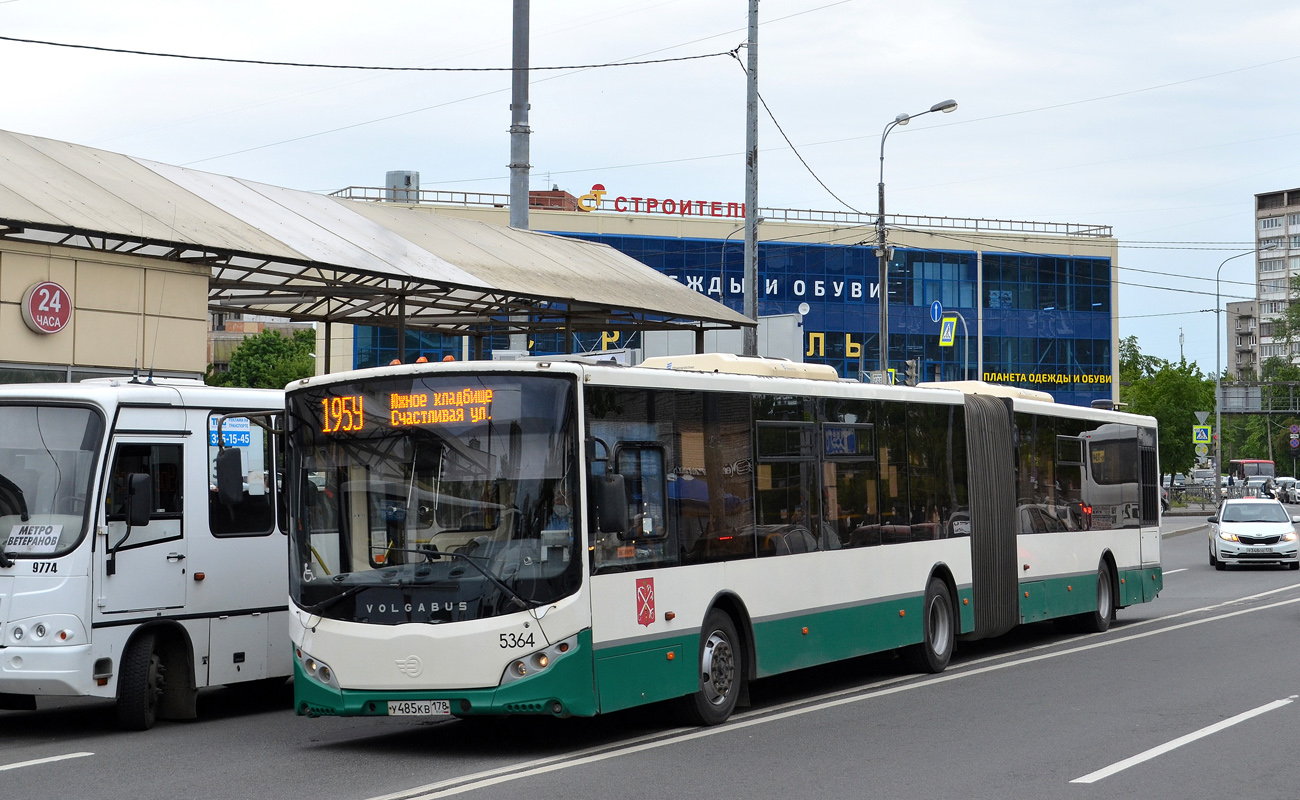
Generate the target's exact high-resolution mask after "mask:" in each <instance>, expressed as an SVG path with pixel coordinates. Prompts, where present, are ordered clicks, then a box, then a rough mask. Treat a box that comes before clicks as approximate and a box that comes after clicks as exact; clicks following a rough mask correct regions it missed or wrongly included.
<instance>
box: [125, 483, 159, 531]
mask: <svg viewBox="0 0 1300 800" xmlns="http://www.w3.org/2000/svg"><path fill="white" fill-rule="evenodd" d="M126 487H127V488H126V526H127V528H128V529H130V528H137V527H144V526H145V525H148V524H149V519H150V517H151V516H152V513H153V478H152V477H150V476H149V474H148V473H145V472H132V473H131V474H130V475H128V476H127V478H126Z"/></svg>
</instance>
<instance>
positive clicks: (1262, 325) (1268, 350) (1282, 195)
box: [1227, 189, 1300, 374]
mask: <svg viewBox="0 0 1300 800" xmlns="http://www.w3.org/2000/svg"><path fill="white" fill-rule="evenodd" d="M1255 247H1256V248H1257V252H1256V253H1255V303H1254V305H1255V309H1254V311H1255V313H1256V315H1257V316H1256V321H1257V323H1258V334H1257V336H1251V337H1249V338H1250V339H1253V340H1254V350H1253V351H1247V350H1243V349H1241V347H1240V345H1239V344H1237V341H1238V335H1239V333H1241V334H1244V331H1238V330H1237V328H1235V327H1234V326H1235V325H1236V324H1242V325H1246V324H1247V323H1246V321H1245V318H1244V317H1240V316H1239V317H1237V318H1236V319H1235V320H1234V318H1233V315H1232V311H1231V310H1229V312H1228V318H1227V326H1228V329H1227V334H1228V341H1229V342H1233V343H1234V344H1233V352H1232V353H1230V355H1229V358H1228V362H1229V364H1230V365H1238V364H1239V365H1241V366H1242V367H1244V366H1245V365H1246V364H1247V363H1250V364H1253V366H1254V371H1255V373H1256V374H1257V373H1258V369H1259V367H1260V365H1262V364H1263V363H1264V362H1265V361H1268V360H1269V359H1270V358H1291V359H1294V358H1296V357H1297V356H1300V342H1292V343H1289V344H1288V343H1287V342H1286V341H1284V340H1282V339H1281V338H1275V337H1274V336H1273V328H1274V323H1275V321H1276V320H1277V319H1278V318H1279V317H1281V316H1282V315H1283V313H1285V312H1286V307H1287V305H1288V303H1289V302H1290V298H1291V297H1292V296H1293V295H1294V292H1293V291H1292V289H1291V282H1292V280H1293V278H1294V277H1295V276H1297V275H1300V189H1288V190H1286V191H1274V192H1265V193H1263V194H1257V195H1255ZM1228 305H1229V308H1230V309H1231V307H1232V306H1233V305H1238V306H1240V305H1242V304H1241V303H1235V304H1234V303H1229V304H1228ZM1249 327H1251V328H1253V327H1255V326H1254V325H1250V326H1249ZM1247 359H1249V360H1248V361H1247ZM1246 372H1247V374H1249V373H1250V370H1246Z"/></svg>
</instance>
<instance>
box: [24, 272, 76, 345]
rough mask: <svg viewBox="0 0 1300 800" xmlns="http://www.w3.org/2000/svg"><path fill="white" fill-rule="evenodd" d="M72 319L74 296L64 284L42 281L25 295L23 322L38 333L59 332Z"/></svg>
mask: <svg viewBox="0 0 1300 800" xmlns="http://www.w3.org/2000/svg"><path fill="white" fill-rule="evenodd" d="M71 320H72V298H70V297H68V292H67V290H66V289H64V288H63V287H62V286H60V285H58V284H57V283H54V282H53V281H42V282H40V283H38V284H36V285H35V286H33V287H31V288H30V289H28V290H27V293H26V294H24V295H23V322H26V323H27V327H29V328H31V329H32V330H34V331H36V332H37V333H58V332H59V331H61V330H63V329H64V328H66V327H67V326H68V322H70V321H71Z"/></svg>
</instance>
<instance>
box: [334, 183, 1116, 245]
mask: <svg viewBox="0 0 1300 800" xmlns="http://www.w3.org/2000/svg"><path fill="white" fill-rule="evenodd" d="M330 196H331V197H339V198H342V199H345V200H363V201H369V202H384V201H392V200H393V199H394V197H395V196H397V197H404V199H399V200H397V202H402V203H418V204H426V203H427V204H431V205H455V206H479V207H492V208H508V207H509V206H510V195H508V194H500V193H495V192H461V191H449V190H446V189H389V188H385V187H382V186H348V187H346V188H343V189H339V190H338V191H336V192H330ZM614 204H615V200H614V199H612V198H602V200H601V202H600V205H599V208H598V209H596V211H598V212H609V213H617V214H627V213H629V212H628V211H626V210H618V209H616V208H615V207H614ZM535 207H544V206H540V205H539V206H535ZM758 215H759V216H760V217H763V218H764V219H765V220H768V221H771V222H806V223H811V224H819V225H850V226H863V227H869V226H873V225H875V224H876V215H875V214H864V213H859V212H856V211H819V210H816V209H805V208H767V207H760V208H759V209H758ZM647 216H656V215H653V214H650V215H647ZM662 216H668V215H666V214H665V215H662ZM727 216H731V215H727ZM732 218H735V217H734V216H733V217H732ZM885 225H886V226H889V227H894V228H926V229H939V230H943V229H948V230H966V231H982V232H986V233H1028V234H1042V235H1049V236H1077V237H1084V238H1099V239H1100V238H1109V237H1111V236H1113V235H1114V232H1113V229H1112V228H1111V226H1110V225H1085V224H1081V223H1077V222H1035V221H1031V220H1015V219H981V218H976V217H935V216H926V215H917V214H886V215H885Z"/></svg>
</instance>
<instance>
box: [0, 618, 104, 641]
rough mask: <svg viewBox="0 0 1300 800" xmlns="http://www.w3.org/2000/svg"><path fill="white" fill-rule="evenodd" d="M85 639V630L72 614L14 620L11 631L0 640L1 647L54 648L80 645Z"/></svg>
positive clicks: (11, 623) (10, 624)
mask: <svg viewBox="0 0 1300 800" xmlns="http://www.w3.org/2000/svg"><path fill="white" fill-rule="evenodd" d="M84 638H85V628H84V627H82V624H81V622H80V620H78V619H77V618H76V617H74V616H72V615H71V614H45V615H43V616H40V617H28V618H26V619H19V620H12V621H11V622H10V623H9V630H8V631H7V632H6V633H4V636H3V638H2V639H0V645H22V646H24V647H54V646H57V645H67V644H80V643H81V641H82V640H83V639H84Z"/></svg>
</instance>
